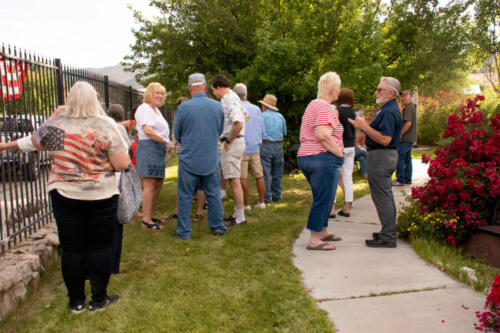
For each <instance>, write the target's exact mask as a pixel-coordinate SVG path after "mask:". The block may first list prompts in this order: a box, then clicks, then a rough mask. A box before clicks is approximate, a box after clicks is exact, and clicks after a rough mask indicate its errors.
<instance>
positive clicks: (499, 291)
mask: <svg viewBox="0 0 500 333" xmlns="http://www.w3.org/2000/svg"><path fill="white" fill-rule="evenodd" d="M484 308H485V309H486V311H485V312H482V313H481V312H479V311H477V312H476V317H477V319H478V320H479V326H477V325H476V324H474V326H476V327H475V328H476V330H478V331H481V332H500V275H498V274H497V275H495V279H494V281H493V285H492V286H491V291H490V294H489V295H488V297H487V298H486V303H485V304H484Z"/></svg>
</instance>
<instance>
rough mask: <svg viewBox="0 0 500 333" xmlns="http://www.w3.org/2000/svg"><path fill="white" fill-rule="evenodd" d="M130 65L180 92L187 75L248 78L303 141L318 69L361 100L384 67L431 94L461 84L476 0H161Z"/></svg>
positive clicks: (368, 101)
mask: <svg viewBox="0 0 500 333" xmlns="http://www.w3.org/2000/svg"><path fill="white" fill-rule="evenodd" d="M151 5H152V6H154V7H156V8H157V9H158V12H159V15H157V16H156V17H155V18H153V19H146V18H144V17H143V16H142V14H141V13H140V12H138V11H134V16H135V18H136V20H137V21H138V22H139V23H140V24H141V26H140V28H139V29H138V30H136V31H135V32H134V34H135V36H136V43H135V45H133V46H132V53H131V54H130V55H128V56H127V57H126V58H125V62H124V64H125V65H126V67H127V68H128V69H130V70H140V71H142V72H143V75H142V78H139V80H140V81H141V82H142V83H148V82H150V81H159V82H162V84H164V85H165V87H166V88H167V90H168V91H169V92H170V94H171V100H172V101H173V100H174V99H175V98H176V97H178V96H179V95H184V94H186V80H187V76H188V75H189V74H190V73H192V72H202V73H205V74H206V75H207V78H210V77H211V76H213V75H215V74H217V73H224V74H226V75H227V76H228V77H230V78H231V79H232V80H233V81H234V83H236V82H237V81H241V82H245V83H246V84H247V85H248V87H249V99H250V100H252V101H256V100H258V99H260V98H262V97H263V96H264V95H265V94H266V93H273V94H274V95H276V96H277V97H278V105H279V107H280V110H283V115H284V116H285V118H286V119H287V123H288V127H289V133H290V135H289V138H290V140H291V141H292V142H298V132H299V126H300V120H301V117H302V113H303V111H304V109H305V107H306V106H307V103H308V102H309V101H310V100H312V99H314V98H315V97H316V84H317V80H318V78H319V76H320V75H321V74H322V73H324V72H326V71H335V72H337V73H339V75H340V77H341V79H342V86H344V87H349V88H351V89H353V90H354V92H355V94H356V100H357V102H358V104H361V105H374V97H373V91H374V89H375V87H376V86H377V84H378V80H379V78H380V77H381V76H394V77H397V78H399V79H400V81H401V83H402V85H403V87H405V88H413V87H417V86H418V87H419V90H420V91H424V92H426V93H432V92H434V91H437V90H439V89H442V88H448V87H451V86H456V85H457V84H460V82H461V78H462V77H463V73H464V71H465V70H466V69H467V67H468V66H469V59H470V52H469V51H470V49H471V46H470V42H469V39H468V38H467V33H466V32H467V29H466V28H467V27H468V24H469V21H468V16H467V14H466V13H467V11H466V10H467V8H468V6H469V2H468V1H467V0H450V1H449V3H448V4H446V5H439V3H438V1H437V0H432V1H428V0H392V1H391V2H390V3H387V2H385V1H382V0H351V1H343V2H341V1H330V0H289V1H285V0H261V1H254V0H238V1H227V0H226V1H223V0H196V1H195V0H165V1H159V0H155V1H152V2H151Z"/></svg>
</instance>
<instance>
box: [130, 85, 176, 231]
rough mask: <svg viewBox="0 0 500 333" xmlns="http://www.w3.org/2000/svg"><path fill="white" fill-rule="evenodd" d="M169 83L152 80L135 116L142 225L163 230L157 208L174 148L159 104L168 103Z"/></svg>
mask: <svg viewBox="0 0 500 333" xmlns="http://www.w3.org/2000/svg"><path fill="white" fill-rule="evenodd" d="M165 97H166V91H165V87H163V86H162V85H161V84H159V83H157V82H152V83H150V84H149V85H148V87H147V88H146V92H145V93H144V103H143V104H141V105H140V106H139V107H138V108H137V112H136V113H135V120H136V121H137V130H138V132H139V141H138V143H137V149H136V159H137V174H138V175H139V176H141V177H142V186H143V189H142V192H143V195H144V201H143V202H142V217H143V218H142V224H141V226H142V228H143V229H151V230H160V229H162V228H163V226H161V225H160V224H159V223H161V221H160V220H159V219H157V218H154V217H153V209H154V205H155V203H156V201H157V200H158V196H159V195H160V191H161V187H162V186H163V179H164V178H165V156H166V152H167V150H168V149H170V139H169V137H170V129H169V127H168V123H167V121H166V120H165V118H163V115H162V114H161V112H160V110H159V109H158V107H160V106H163V104H165Z"/></svg>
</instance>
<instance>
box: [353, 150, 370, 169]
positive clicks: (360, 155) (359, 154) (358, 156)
mask: <svg viewBox="0 0 500 333" xmlns="http://www.w3.org/2000/svg"><path fill="white" fill-rule="evenodd" d="M367 158H368V152H367V151H366V150H363V149H356V152H355V153H354V161H359V168H360V169H361V174H363V175H366V174H367V173H368V168H367V167H366V159H367Z"/></svg>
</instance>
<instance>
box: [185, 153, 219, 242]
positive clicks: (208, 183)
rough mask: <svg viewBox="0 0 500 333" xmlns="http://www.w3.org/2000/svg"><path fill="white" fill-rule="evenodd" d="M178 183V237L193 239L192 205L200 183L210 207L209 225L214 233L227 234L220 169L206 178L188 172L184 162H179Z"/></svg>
mask: <svg viewBox="0 0 500 333" xmlns="http://www.w3.org/2000/svg"><path fill="white" fill-rule="evenodd" d="M178 176H179V179H178V182H177V197H178V198H177V200H178V201H177V206H178V214H177V215H178V219H177V236H178V237H180V238H185V239H189V238H191V205H192V200H193V194H194V191H195V190H196V184H197V183H198V182H199V184H201V188H202V189H203V191H204V192H205V196H206V197H207V205H208V208H207V210H208V212H207V214H208V225H209V227H210V229H212V231H213V232H216V231H222V232H226V226H225V225H224V223H223V222H222V218H223V217H224V208H223V207H222V201H221V198H220V189H219V186H220V168H219V167H217V169H216V170H215V171H214V172H213V173H211V174H209V175H206V176H201V175H196V174H194V173H191V172H189V171H187V170H186V167H185V166H184V164H183V163H182V162H179V168H178Z"/></svg>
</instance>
